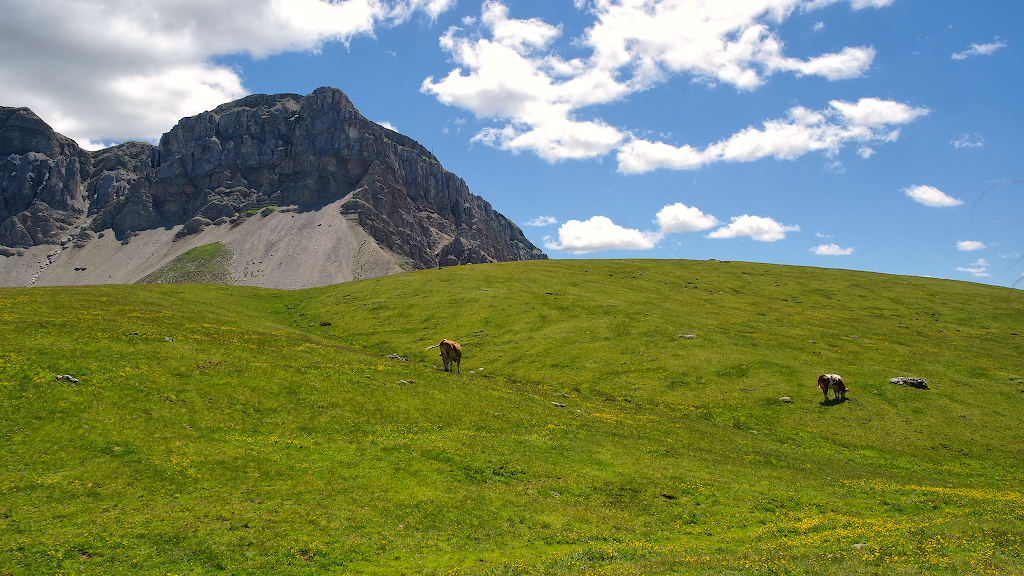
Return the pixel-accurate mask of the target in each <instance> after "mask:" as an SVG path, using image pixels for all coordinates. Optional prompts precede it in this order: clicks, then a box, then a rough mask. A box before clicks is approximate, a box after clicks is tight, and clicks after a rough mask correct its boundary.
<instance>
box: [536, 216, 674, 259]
mask: <svg viewBox="0 0 1024 576" xmlns="http://www.w3.org/2000/svg"><path fill="white" fill-rule="evenodd" d="M660 240H661V234H658V233H656V232H641V231H639V230H633V229H631V228H623V227H622V226H619V225H618V224H615V223H614V222H612V221H611V219H610V218H607V217H605V216H594V217H593V218H591V219H590V220H586V221H583V222H581V221H579V220H569V221H568V222H566V223H565V224H562V225H561V226H560V227H559V228H558V241H557V242H555V241H554V240H552V239H551V238H545V239H544V247H545V248H548V249H551V250H564V251H565V252H571V253H573V254H585V253H587V252H600V251H602V250H615V249H618V250H649V249H651V248H654V246H655V245H656V244H657V243H658V242H659V241H660Z"/></svg>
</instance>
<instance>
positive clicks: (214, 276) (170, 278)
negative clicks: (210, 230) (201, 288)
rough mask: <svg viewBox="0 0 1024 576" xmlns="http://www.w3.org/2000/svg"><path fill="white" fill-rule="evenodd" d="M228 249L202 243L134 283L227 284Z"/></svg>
mask: <svg viewBox="0 0 1024 576" xmlns="http://www.w3.org/2000/svg"><path fill="white" fill-rule="evenodd" d="M232 255H233V254H232V252H231V249H230V248H228V247H227V246H226V245H225V244H224V243H223V242H214V243H212V244H204V245H203V246H197V247H195V248H192V249H191V250H188V251H187V252H183V253H182V254H181V255H180V256H178V257H177V258H175V259H174V260H172V261H170V262H168V263H167V264H165V265H163V266H161V267H160V268H158V269H157V270H154V271H153V272H151V273H149V274H147V275H146V276H145V277H144V278H142V279H140V280H139V281H138V282H136V284H179V283H186V282H190V283H203V284H230V283H231V256H232Z"/></svg>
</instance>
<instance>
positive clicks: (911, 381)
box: [889, 376, 928, 390]
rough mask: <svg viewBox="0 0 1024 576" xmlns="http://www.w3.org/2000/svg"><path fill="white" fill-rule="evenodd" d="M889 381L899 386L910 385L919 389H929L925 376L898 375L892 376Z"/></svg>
mask: <svg viewBox="0 0 1024 576" xmlns="http://www.w3.org/2000/svg"><path fill="white" fill-rule="evenodd" d="M889 382H890V383H892V384H896V385H897V386H910V387H911V388H917V389H919V390H928V382H926V381H925V379H924V378H911V377H910V376H897V377H896V378H890V379H889Z"/></svg>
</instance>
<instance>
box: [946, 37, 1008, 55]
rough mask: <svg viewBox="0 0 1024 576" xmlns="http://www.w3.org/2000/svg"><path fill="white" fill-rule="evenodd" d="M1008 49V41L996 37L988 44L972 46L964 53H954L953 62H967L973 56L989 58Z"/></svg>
mask: <svg viewBox="0 0 1024 576" xmlns="http://www.w3.org/2000/svg"><path fill="white" fill-rule="evenodd" d="M1005 47H1006V40H1001V39H1000V38H999V37H998V36H996V38H995V40H994V41H992V42H990V43H988V44H971V47H970V48H969V49H967V50H964V51H963V52H954V53H953V60H966V59H967V58H970V57H971V56H988V55H990V54H992V53H994V52H995V51H996V50H999V49H1000V48H1005Z"/></svg>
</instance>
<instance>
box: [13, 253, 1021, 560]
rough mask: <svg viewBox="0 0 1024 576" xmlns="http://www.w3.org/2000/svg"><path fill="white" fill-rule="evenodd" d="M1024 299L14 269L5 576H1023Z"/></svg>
mask: <svg viewBox="0 0 1024 576" xmlns="http://www.w3.org/2000/svg"><path fill="white" fill-rule="evenodd" d="M1022 310H1024V295H1022V293H1021V292H1020V291H1014V290H1009V289H1005V288H997V287H992V286H985V285H980V284H971V283H965V282H951V281H943V280H934V279H927V278H914V277H900V276H888V275H880V274H869V273H860V272H850V271H840V270H824V269H814V268H799V267H783V266H771V265H760V264H748V263H739V262H732V263H719V262H692V261H663V260H658V261H654V260H652V261H642V260H640V261H638V260H630V261H607V260H601V261H540V262H525V263H511V264H500V265H477V266H461V267H453V268H445V269H443V270H425V271H420V272H413V273H405V274H399V275H395V276H390V277H387V278H380V279H375V280H367V281H360V282H351V283H346V284H339V285H336V286H330V287H326V288H319V289H312V290H303V291H274V290H262V289H251V288H243V287H234V286H212V285H186V284H183V285H156V286H102V287H74V288H31V289H3V290H0V320H2V322H3V326H4V329H3V330H2V331H0V350H2V352H0V455H2V456H3V457H2V458H0V574H4V573H10V574H16V575H18V576H20V575H22V574H55V573H62V574H107V573H115V572H118V571H120V572H125V573H152V574H194V573H213V572H219V571H223V572H227V573H232V574H275V575H276V574H309V573H319V572H328V573H334V574H398V573H402V572H405V573H410V574H494V575H497V574H503V575H507V574H723V573H731V574H820V573H827V574H871V573H881V574H921V573H930V574H962V573H979V574H980V573H991V574H1017V573H1021V572H1022V571H1024V559H1022V556H1021V554H1022V548H1021V546H1022V542H1021V539H1022V534H1024V503H1022V502H1024V499H1022V498H1024V494H1022V492H1021V490H1020V489H1019V487H1018V486H1019V481H1018V479H1019V478H1020V477H1021V474H1022V472H1024V465H1022V464H1021V457H1020V449H1021V448H1020V447H1021V445H1022V442H1021V441H1022V439H1024V432H1022V428H1021V425H1022V422H1024V361H1022V359H1024V338H1022V336H1021V334H1024V314H1022ZM136 332H137V334H136ZM691 334H694V335H696V336H697V337H696V338H695V339H691V338H682V337H681V336H680V335H691ZM855 336H856V337H855ZM441 338H451V339H454V340H457V341H459V342H461V343H462V345H463V349H464V358H463V362H462V368H463V372H462V374H448V373H445V372H443V371H442V370H441V369H440V359H439V358H437V356H436V350H433V351H430V352H425V351H424V348H426V347H427V346H429V345H432V344H436V343H437V342H439V341H440V340H441ZM393 353H397V354H398V355H399V356H401V357H403V358H406V359H408V360H407V361H402V360H398V359H392V358H387V357H386V355H389V354H393ZM823 372H837V373H839V374H841V375H843V377H844V380H845V381H846V382H847V385H848V386H849V387H850V388H851V392H850V393H849V400H848V401H846V402H843V403H834V402H829V403H823V402H822V397H821V393H820V392H819V391H818V389H817V387H816V385H815V380H816V378H817V376H818V374H821V373H823ZM57 374H71V375H73V376H74V377H76V378H78V379H79V380H80V382H79V383H77V384H73V383H71V382H68V381H65V380H56V379H55V378H54V375H57ZM894 376H917V377H923V378H926V379H927V380H928V382H929V384H930V386H931V389H930V390H916V389H912V388H906V387H899V386H894V385H892V384H890V383H889V382H888V379H889V378H891V377H894ZM783 396H788V397H789V398H791V399H792V402H783V401H781V400H780V398H781V397H783ZM560 405H561V406H560ZM855 544H857V545H859V546H857V547H855V546H854V545H855Z"/></svg>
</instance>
